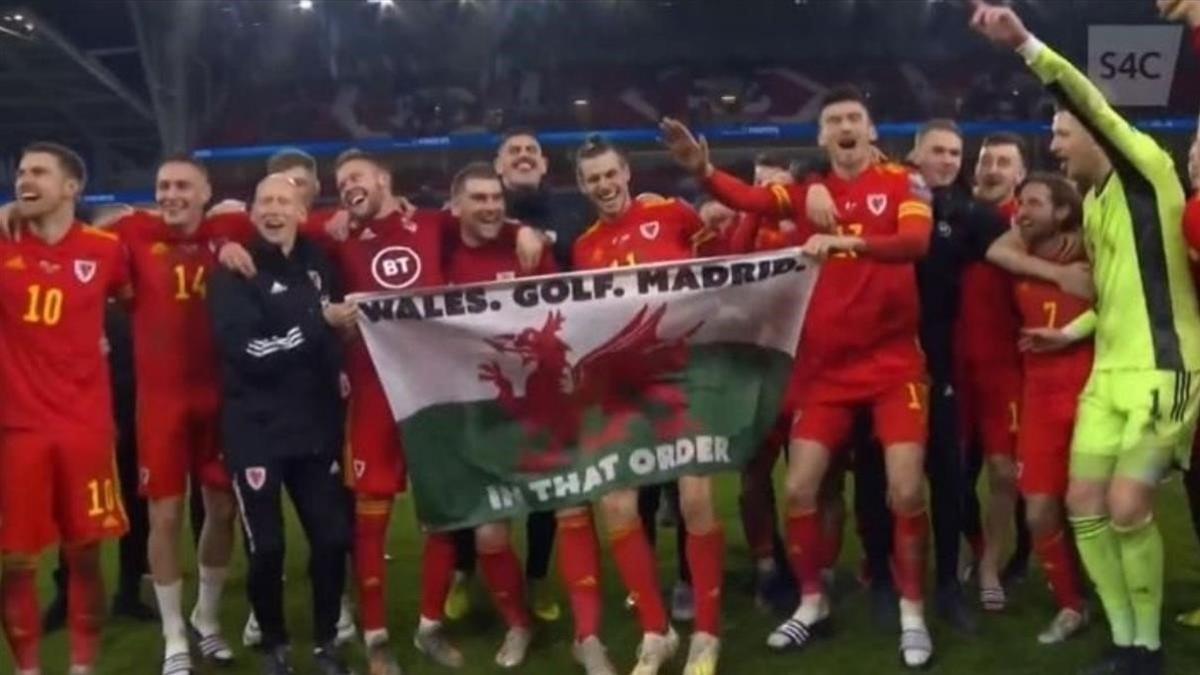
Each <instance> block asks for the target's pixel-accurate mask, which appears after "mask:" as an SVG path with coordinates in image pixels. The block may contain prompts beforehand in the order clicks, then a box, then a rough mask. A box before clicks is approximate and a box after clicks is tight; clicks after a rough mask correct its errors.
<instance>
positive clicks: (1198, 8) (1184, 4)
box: [1156, 0, 1200, 28]
mask: <svg viewBox="0 0 1200 675" xmlns="http://www.w3.org/2000/svg"><path fill="white" fill-rule="evenodd" d="M1156 4H1157V5H1158V13H1159V14H1161V15H1162V17H1163V18H1164V19H1167V20H1168V21H1182V22H1184V23H1186V24H1187V25H1189V26H1191V27H1192V28H1196V27H1197V26H1200V0H1156Z"/></svg>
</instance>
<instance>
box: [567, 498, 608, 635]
mask: <svg viewBox="0 0 1200 675" xmlns="http://www.w3.org/2000/svg"><path fill="white" fill-rule="evenodd" d="M557 534H558V546H557V548H558V573H559V574H560V575H561V576H562V580H563V584H565V585H566V587H567V596H568V597H569V598H570V599H571V613H572V614H573V615H574V617H575V639H576V640H577V641H579V642H582V641H583V640H585V639H587V638H589V637H591V636H593V635H597V634H599V632H600V610H601V599H600V547H599V545H598V544H597V543H596V527H595V525H593V524H592V517H591V516H590V515H588V514H586V513H582V514H573V515H569V516H565V517H562V518H559V519H558V533H557Z"/></svg>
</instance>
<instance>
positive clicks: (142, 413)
mask: <svg viewBox="0 0 1200 675" xmlns="http://www.w3.org/2000/svg"><path fill="white" fill-rule="evenodd" d="M138 394H139V395H138V401H137V435H138V438H137V441H138V492H139V494H141V495H142V496H143V497H145V498H147V499H150V500H157V499H167V498H170V497H182V496H184V495H186V494H187V489H188V477H189V476H192V477H195V479H196V480H197V481H199V483H200V484H201V485H203V486H204V487H206V488H212V489H216V490H223V491H226V492H228V491H230V490H232V489H233V488H232V487H231V484H230V481H229V473H228V472H227V471H226V470H225V462H224V459H223V457H222V455H221V411H220V401H219V398H218V396H217V394H216V392H209V393H204V394H190V395H180V394H170V393H165V392H162V393H151V392H138Z"/></svg>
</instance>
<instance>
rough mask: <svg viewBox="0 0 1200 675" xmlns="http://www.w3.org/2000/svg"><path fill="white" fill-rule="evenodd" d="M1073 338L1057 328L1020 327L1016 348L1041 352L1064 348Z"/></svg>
mask: <svg viewBox="0 0 1200 675" xmlns="http://www.w3.org/2000/svg"><path fill="white" fill-rule="evenodd" d="M1074 343H1075V338H1074V337H1072V336H1071V335H1069V334H1067V332H1066V331H1063V330H1061V329H1059V328H1022V329H1021V337H1020V338H1018V339H1017V348H1018V349H1020V350H1021V351H1022V352H1033V353H1035V354H1042V353H1045V352H1056V351H1059V350H1062V349H1066V348H1067V347H1070V346H1071V345H1072V344H1074Z"/></svg>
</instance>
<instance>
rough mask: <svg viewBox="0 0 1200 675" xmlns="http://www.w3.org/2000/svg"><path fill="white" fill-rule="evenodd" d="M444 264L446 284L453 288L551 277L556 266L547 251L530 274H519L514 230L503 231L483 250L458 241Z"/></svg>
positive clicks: (512, 228)
mask: <svg viewBox="0 0 1200 675" xmlns="http://www.w3.org/2000/svg"><path fill="white" fill-rule="evenodd" d="M448 248H449V249H450V251H449V255H448V257H447V261H446V281H448V282H449V283H452V284H474V283H482V282H486V281H502V280H505V279H516V278H517V277H532V276H540V275H543V274H554V273H555V272H557V271H558V266H557V265H555V264H554V256H553V255H551V254H550V250H549V249H547V250H546V252H545V253H543V254H542V257H541V259H540V260H539V261H538V265H537V267H536V268H535V269H533V270H532V271H530V272H522V271H521V270H520V265H519V264H518V263H517V254H516V248H517V230H516V228H515V227H507V226H506V227H504V228H503V229H501V230H500V236H498V237H496V238H495V239H493V240H491V241H489V242H486V243H484V244H483V245H482V246H469V245H467V244H466V243H465V242H463V241H461V239H460V240H459V241H457V242H454V244H453V245H452V246H449V247H448Z"/></svg>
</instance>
